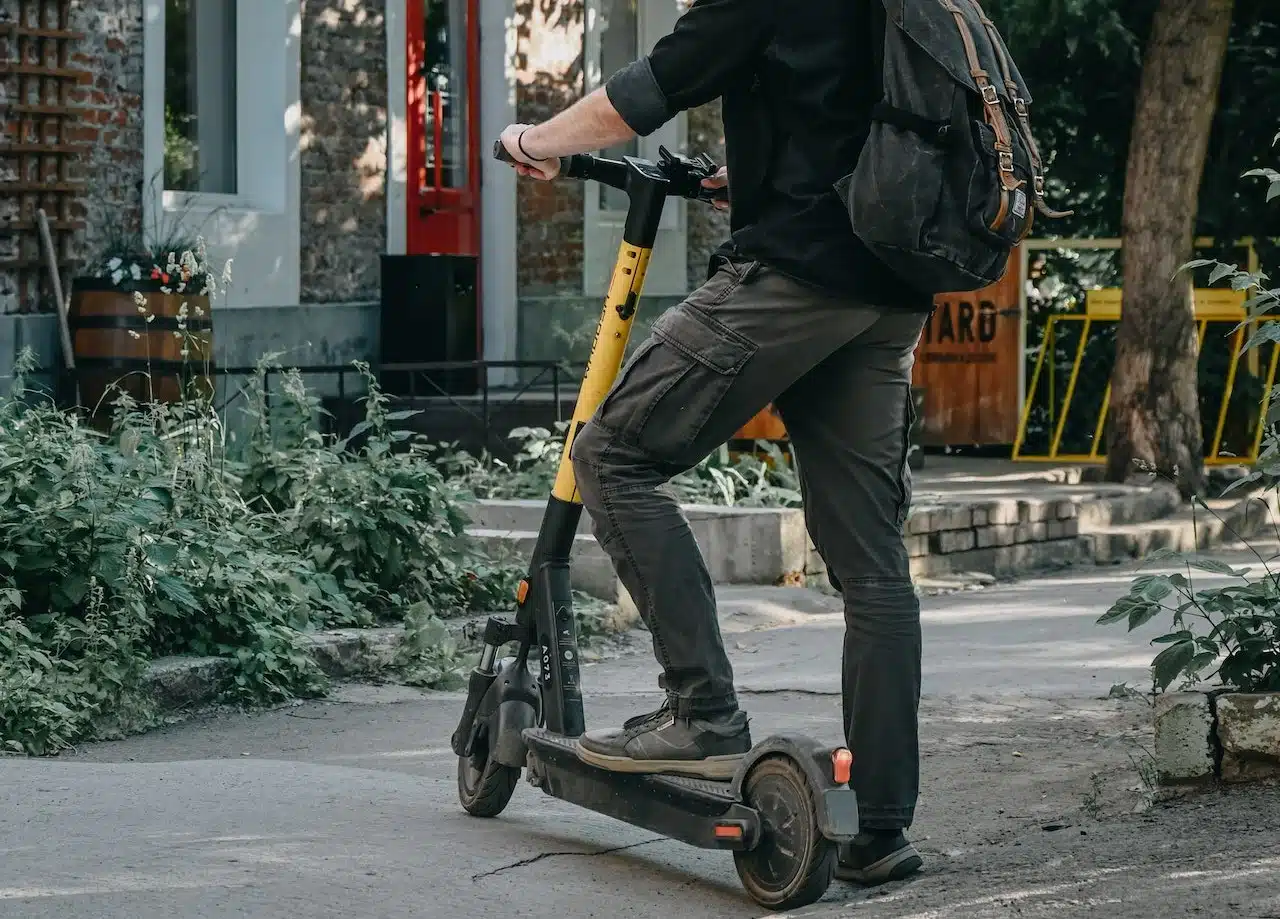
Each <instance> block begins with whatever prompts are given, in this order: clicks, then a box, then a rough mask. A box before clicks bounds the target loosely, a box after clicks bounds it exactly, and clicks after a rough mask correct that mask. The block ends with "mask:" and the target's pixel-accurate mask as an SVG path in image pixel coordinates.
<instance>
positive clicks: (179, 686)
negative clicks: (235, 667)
mask: <svg viewBox="0 0 1280 919" xmlns="http://www.w3.org/2000/svg"><path fill="white" fill-rule="evenodd" d="M490 615H494V614H491V613H486V614H484V615H479V616H460V617H458V618H456V619H446V620H444V624H445V628H446V630H447V631H448V633H449V635H450V636H451V637H453V638H454V639H455V640H458V641H469V640H473V639H475V638H476V637H477V636H478V634H479V631H480V629H483V628H484V623H485V621H486V620H487V619H488V618H489V616H490ZM639 623H640V614H639V612H638V611H637V610H636V608H635V606H634V604H625V605H621V606H617V607H611V608H610V609H608V610H607V611H606V612H605V614H604V616H603V618H602V625H603V628H604V631H605V632H606V633H608V634H616V633H619V632H626V631H628V630H629V629H632V628H635V627H636V626H637V625H639ZM404 638H405V631H404V629H403V628H402V627H400V626H392V627H387V628H375V629H331V630H328V631H324V632H315V633H312V634H309V635H304V636H303V647H304V649H305V651H306V652H307V653H308V654H309V655H310V656H311V658H312V659H313V660H315V662H316V663H317V664H318V665H319V666H320V669H321V670H323V671H324V672H325V674H326V675H327V676H329V677H330V678H331V679H335V680H341V679H351V678H353V677H360V676H370V675H373V674H377V673H381V672H384V671H385V670H386V669H387V668H388V667H389V666H390V665H391V664H392V663H393V662H394V661H395V658H396V654H397V653H398V652H399V650H400V646H401V644H402V643H403V642H404ZM231 678H232V668H231V661H230V659H228V658H225V657H189V656H184V655H174V656H171V657H163V658H158V659H156V660H154V661H152V662H151V665H150V666H149V667H148V668H147V674H146V676H145V677H144V678H143V686H144V691H145V692H147V693H148V694H149V695H150V696H151V697H152V698H153V699H154V700H155V702H156V703H157V705H158V706H159V707H160V709H161V710H162V711H167V712H172V711H178V710H180V709H184V708H194V707H198V706H202V705H208V704H210V703H212V702H214V701H216V700H217V698H218V696H220V695H221V694H222V692H223V691H224V690H225V689H226V688H227V686H228V684H229V683H230V681H231Z"/></svg>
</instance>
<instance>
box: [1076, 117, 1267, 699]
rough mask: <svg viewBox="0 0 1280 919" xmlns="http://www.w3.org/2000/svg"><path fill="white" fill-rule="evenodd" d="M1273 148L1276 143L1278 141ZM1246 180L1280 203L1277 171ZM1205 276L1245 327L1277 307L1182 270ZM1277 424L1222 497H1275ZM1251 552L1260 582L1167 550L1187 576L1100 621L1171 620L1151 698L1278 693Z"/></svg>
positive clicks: (1263, 291)
mask: <svg viewBox="0 0 1280 919" xmlns="http://www.w3.org/2000/svg"><path fill="white" fill-rule="evenodd" d="M1276 142H1277V143H1280V135H1277V136H1276ZM1245 175H1246V176H1247V177H1260V178H1264V179H1266V180H1267V181H1268V183H1269V188H1268V192H1267V199H1268V200H1269V201H1270V200H1272V199H1274V198H1276V197H1278V196H1280V172H1276V171H1275V170H1271V169H1254V170H1250V171H1249V172H1247V173H1245ZM1203 269H1208V283H1209V284H1216V283H1218V282H1221V281H1227V282H1229V283H1230V285H1231V288H1232V289H1233V290H1242V291H1248V292H1249V293H1250V294H1252V296H1251V297H1250V298H1249V299H1248V300H1247V301H1246V308H1247V317H1248V318H1247V319H1246V320H1245V322H1252V321H1254V320H1257V319H1259V318H1263V317H1265V316H1266V315H1267V314H1268V313H1271V312H1272V311H1273V310H1275V308H1276V307H1277V306H1278V305H1280V288H1268V287H1267V284H1268V282H1269V278H1268V276H1267V274H1266V273H1264V272H1261V271H1258V272H1249V271H1244V270H1241V269H1240V267H1239V266H1238V265H1234V264H1227V263H1223V262H1220V261H1217V260H1214V259H1197V260H1195V261H1192V262H1189V263H1188V264H1186V265H1184V266H1182V269H1180V270H1182V271H1196V270H1203ZM1242 325H1243V323H1242ZM1267 343H1271V344H1272V345H1273V347H1280V322H1270V321H1268V322H1259V323H1258V325H1257V328H1256V331H1254V333H1253V335H1252V336H1251V337H1250V338H1249V340H1248V341H1247V342H1246V343H1245V344H1244V347H1243V350H1246V351H1247V350H1248V349H1250V348H1256V347H1259V346H1260V345H1263V344H1267ZM1277 422H1280V399H1275V400H1272V401H1271V403H1270V406H1269V407H1268V410H1267V413H1266V416H1265V418H1264V419H1262V420H1260V422H1259V423H1260V424H1262V425H1263V426H1264V429H1263V433H1262V444H1263V449H1262V452H1261V454H1260V456H1259V458H1258V462H1257V464H1256V466H1255V467H1254V468H1253V469H1252V470H1251V471H1250V472H1249V474H1248V475H1246V476H1244V477H1242V478H1240V479H1238V480H1237V481H1236V482H1234V483H1232V484H1231V486H1229V487H1228V488H1227V489H1226V491H1231V490H1232V489H1235V488H1239V487H1242V486H1246V485H1248V486H1251V487H1253V488H1256V489H1258V490H1260V491H1262V492H1275V491H1276V490H1277V488H1278V486H1280V430H1278V429H1277ZM1224 493H1225V492H1224ZM1196 509H1197V510H1199V509H1204V510H1209V508H1208V505H1207V504H1205V503H1204V502H1202V501H1198V502H1197V508H1196ZM1209 512H1210V513H1212V511H1209ZM1250 548H1251V549H1252V550H1253V552H1254V554H1255V555H1256V557H1257V559H1258V561H1259V563H1260V564H1261V566H1262V568H1263V570H1264V571H1265V572H1266V573H1265V575H1263V576H1261V577H1250V573H1249V572H1250V569H1248V568H1232V567H1231V566H1229V565H1226V564H1224V563H1222V562H1220V561H1217V560H1215V559H1211V558H1202V557H1199V556H1183V555H1180V554H1179V553H1175V552H1169V551H1162V552H1158V553H1155V554H1154V555H1152V556H1151V559H1152V560H1155V559H1169V558H1179V559H1181V560H1182V561H1183V563H1184V565H1185V569H1186V572H1185V574H1184V573H1181V572H1177V573H1173V574H1168V575H1154V574H1147V575H1142V576H1140V577H1138V578H1137V579H1136V580H1135V581H1134V582H1133V583H1132V585H1131V587H1130V589H1129V593H1128V594H1127V595H1126V596H1124V597H1121V598H1120V599H1119V600H1117V601H1116V602H1115V603H1114V604H1113V605H1112V606H1111V608H1110V609H1109V610H1108V611H1107V612H1106V613H1104V614H1103V615H1102V617H1101V618H1100V619H1099V620H1098V621H1099V622H1101V623H1113V622H1125V623H1127V625H1128V628H1129V630H1130V631H1133V630H1134V629H1136V628H1139V627H1140V626H1142V625H1145V624H1146V623H1148V622H1151V621H1153V620H1155V619H1157V618H1158V617H1163V616H1168V617H1169V619H1168V622H1169V623H1170V626H1171V627H1170V628H1169V630H1168V631H1166V632H1165V633H1163V634H1161V635H1159V636H1158V637H1156V638H1155V639H1154V643H1155V644H1158V645H1163V646H1164V648H1163V650H1161V651H1160V653H1159V654H1157V655H1156V657H1155V659H1154V660H1153V661H1152V664H1151V667H1152V682H1153V685H1154V687H1155V689H1156V691H1158V692H1163V691H1164V690H1166V689H1168V688H1169V687H1170V686H1171V685H1173V684H1174V683H1175V682H1176V681H1179V680H1182V681H1184V682H1186V683H1193V682H1196V681H1198V680H1201V679H1204V678H1213V677H1216V678H1217V679H1218V680H1219V681H1220V682H1221V683H1223V684H1224V685H1225V686H1228V687H1231V688H1233V689H1237V690H1240V691H1243V692H1264V691H1278V690H1280V578H1278V575H1277V573H1276V572H1273V571H1272V569H1271V567H1270V566H1269V564H1268V561H1269V559H1267V558H1264V557H1263V555H1262V554H1261V553H1260V552H1258V550H1257V549H1256V548H1254V547H1252V546H1250ZM1194 570H1199V571H1205V572H1210V573H1213V574H1217V575H1224V576H1227V577H1230V578H1232V579H1234V580H1235V581H1236V583H1233V584H1231V585H1229V586H1226V587H1210V588H1200V589H1197V588H1196V586H1195V583H1194V581H1193V577H1192V575H1193V571H1194Z"/></svg>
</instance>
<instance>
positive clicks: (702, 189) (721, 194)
mask: <svg viewBox="0 0 1280 919" xmlns="http://www.w3.org/2000/svg"><path fill="white" fill-rule="evenodd" d="M493 158H494V159H496V160H498V161H499V162H501V163H511V164H514V163H515V162H516V159H515V157H513V156H512V155H511V154H510V153H509V152H508V151H507V148H506V147H505V146H504V145H503V143H502V141H501V140H496V141H494V142H493ZM627 170H628V167H627V165H626V164H625V163H624V162H622V161H621V160H609V159H602V158H600V157H598V156H592V155H591V154H589V153H578V154H574V155H573V156H562V157H560V175H562V176H563V177H564V178H566V179H586V180H588V181H596V182H602V183H604V184H605V185H608V186H610V187H612V188H624V187H625V185H626V174H627ZM679 191H680V195H681V197H687V198H693V199H695V200H698V201H705V202H707V203H708V204H714V203H716V202H719V201H726V202H727V201H728V200H729V189H728V188H727V187H724V188H707V187H706V186H703V185H701V184H700V183H699V187H698V188H697V190H696V193H695V192H694V190H693V189H691V188H688V187H687V186H685V187H683V188H680V189H679Z"/></svg>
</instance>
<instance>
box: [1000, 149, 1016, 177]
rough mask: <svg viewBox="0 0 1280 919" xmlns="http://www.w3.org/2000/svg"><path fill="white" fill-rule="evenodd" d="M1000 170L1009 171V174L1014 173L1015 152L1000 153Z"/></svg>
mask: <svg viewBox="0 0 1280 919" xmlns="http://www.w3.org/2000/svg"><path fill="white" fill-rule="evenodd" d="M1000 171H1001V172H1003V173H1007V174H1008V175H1013V154H1012V153H1001V154H1000Z"/></svg>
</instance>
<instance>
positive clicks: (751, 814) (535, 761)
mask: <svg viewBox="0 0 1280 919" xmlns="http://www.w3.org/2000/svg"><path fill="white" fill-rule="evenodd" d="M524 740H525V744H526V746H527V747H528V750H529V770H530V776H529V780H530V781H531V782H533V783H534V784H535V785H538V786H539V787H540V788H542V790H543V791H545V792H546V793H547V794H549V795H551V796H552V797H556V798H560V799H561V800H564V801H568V802H569V803H571V804H576V805H578V806H579V807H586V808H588V809H590V810H593V811H596V812H597V813H600V814H604V815H606V816H608V817H613V818H615V819H617V820H622V821H624V822H626V823H630V824H633V825H635V826H640V827H644V828H645V829H649V830H653V831H654V832H655V833H661V834H662V835H664V836H669V837H671V838H672V839H679V840H680V841H682V842H686V843H689V844H690V845H694V846H699V847H701V848H706V849H749V848H752V847H753V846H754V845H755V844H756V841H757V840H758V839H759V836H760V818H759V815H758V814H757V812H756V811H755V810H754V809H752V808H750V807H747V806H746V805H744V804H742V803H741V802H740V801H739V800H738V796H737V794H736V793H735V791H734V786H733V784H732V783H730V782H715V781H711V780H709V779H698V778H692V777H685V776H679V775H636V774H633V773H620V772H610V771H608V770H606V769H599V768H597V767H595V766H592V765H590V764H588V763H584V762H583V761H582V760H580V759H579V758H578V752H577V741H576V740H575V739H574V738H571V737H565V736H563V735H561V734H555V733H552V732H550V731H547V730H545V729H543V728H531V729H529V730H527V731H525V732H524Z"/></svg>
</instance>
